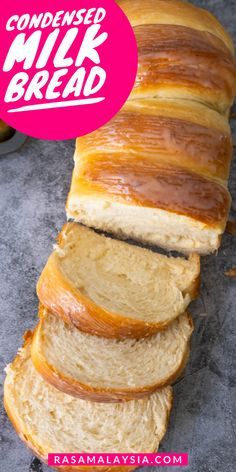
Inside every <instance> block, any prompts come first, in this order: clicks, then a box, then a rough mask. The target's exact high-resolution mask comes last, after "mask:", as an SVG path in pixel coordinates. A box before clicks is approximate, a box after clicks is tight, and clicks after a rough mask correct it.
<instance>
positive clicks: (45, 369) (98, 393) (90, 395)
mask: <svg viewBox="0 0 236 472" xmlns="http://www.w3.org/2000/svg"><path fill="white" fill-rule="evenodd" d="M45 316H47V310H46V309H45V308H44V307H42V306H41V307H40V311H39V317H40V322H39V324H38V326H37V327H36V329H35V331H34V336H33V340H32V344H31V358H32V361H33V364H34V367H35V369H36V370H37V371H38V372H39V373H40V374H41V375H42V377H43V378H44V380H45V381H46V382H48V383H50V384H51V385H53V386H54V387H55V388H57V389H58V390H60V391H62V392H63V393H67V394H69V395H72V396H74V397H78V398H81V399H83V400H89V401H93V402H98V403H120V402H126V401H129V400H135V399H136V400H137V399H139V398H144V397H146V396H149V395H151V394H152V393H154V392H156V391H157V390H158V389H160V388H162V387H165V386H167V385H171V384H173V383H174V382H175V381H176V380H177V378H178V377H179V376H180V375H181V374H182V372H183V370H184V369H185V366H186V364H187V361H188V357H189V342H188V343H186V350H185V353H184V355H183V358H182V362H181V364H180V365H179V368H178V370H177V371H176V372H175V373H174V374H173V375H171V376H170V377H169V378H167V379H165V381H163V382H162V383H158V385H156V384H155V385H147V386H146V387H142V388H131V387H129V388H128V387H127V388H126V389H120V390H118V389H114V388H108V387H105V386H104V387H103V388H102V387H92V386H90V385H85V384H83V383H81V382H79V381H78V380H76V379H73V378H72V377H67V376H65V375H63V374H62V373H61V372H59V371H57V370H56V369H55V367H54V366H52V365H50V364H49V363H48V362H47V360H46V358H45V357H44V355H43V354H42V352H41V349H40V338H41V336H42V335H43V334H42V332H41V330H42V322H43V318H44V317H45ZM188 321H189V325H190V327H191V330H192V331H193V322H192V318H191V317H190V315H188Z"/></svg>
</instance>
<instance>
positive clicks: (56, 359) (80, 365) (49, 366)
mask: <svg viewBox="0 0 236 472" xmlns="http://www.w3.org/2000/svg"><path fill="white" fill-rule="evenodd" d="M192 331H193V324H192V320H191V318H190V316H189V315H188V314H186V313H185V314H183V315H181V316H179V317H178V318H177V319H176V320H175V321H173V323H171V325H170V326H169V327H168V328H167V329H166V330H164V331H161V332H160V333H157V334H155V335H153V336H151V337H148V338H143V339H140V340H133V339H124V340H114V339H106V338H102V337H98V336H91V335H90V334H87V333H83V332H82V331H80V330H78V329H77V328H74V327H73V326H69V325H67V324H66V323H64V321H63V320H61V319H58V318H57V317H56V316H54V315H52V314H50V313H49V312H48V311H47V310H46V309H43V308H41V310H40V322H39V325H38V327H37V328H36V331H35V334H34V337H33V342H32V349H31V355H32V361H33V363H34V366H35V368H36V369H37V370H38V372H39V373H40V374H41V375H42V376H43V377H44V379H45V380H46V381H47V382H49V383H51V384H52V385H53V386H54V387H56V388H58V389H59V390H61V391H62V392H64V393H68V394H70V395H73V396H76V397H80V398H82V399H87V400H88V399H89V400H91V401H97V402H119V401H124V400H131V399H135V398H142V397H144V396H146V395H149V394H150V393H153V392H155V391H156V390H157V389H158V388H160V387H163V386H165V385H168V384H170V383H172V382H173V381H174V380H175V379H176V378H177V377H178V376H179V375H180V373H182V371H183V369H184V367H185V364H186V362H187V359H188V353H189V341H190V337H191V334H192Z"/></svg>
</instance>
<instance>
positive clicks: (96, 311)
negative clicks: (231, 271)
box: [37, 223, 200, 339]
mask: <svg viewBox="0 0 236 472" xmlns="http://www.w3.org/2000/svg"><path fill="white" fill-rule="evenodd" d="M69 225H70V226H71V225H72V223H70V224H69ZM69 225H68V224H67V225H65V226H64V228H63V229H62V232H61V233H60V235H59V237H58V245H59V247H60V249H63V246H64V243H65V237H64V236H66V233H67V229H68V230H69V228H70V226H69ZM192 258H193V259H194V260H195V261H196V262H195V263H196V264H198V265H199V274H200V260H199V257H198V256H197V255H192V256H190V259H192ZM199 281H200V278H199V275H198V276H197V277H196V279H195V280H194V281H193V284H192V286H191V287H189V291H188V293H189V296H190V297H191V299H192V300H193V299H195V298H196V297H197V296H198V290H199ZM37 294H38V297H39V300H40V302H41V303H42V305H44V306H45V307H46V308H47V309H48V310H50V311H51V312H52V313H53V314H55V315H58V316H60V317H61V318H62V319H63V320H64V321H65V322H66V323H67V324H72V325H74V326H76V327H77V328H79V329H80V330H81V331H84V332H86V333H90V334H94V335H97V336H103V337H105V338H115V339H122V338H134V339H139V338H143V337H145V336H150V335H152V334H155V333H157V331H160V330H161V329H164V328H165V327H166V325H168V324H169V323H170V321H173V318H171V319H170V320H165V321H163V322H159V323H151V322H149V323H148V322H145V321H143V320H138V319H134V318H133V319H132V318H128V317H126V316H122V315H120V314H119V313H111V312H109V311H108V310H105V309H103V308H102V307H100V306H98V305H97V304H95V303H94V302H93V301H92V300H90V299H89V298H87V297H86V296H84V295H83V294H82V293H81V292H80V290H78V289H77V288H76V287H75V286H74V285H73V284H72V283H71V282H70V280H69V279H68V278H67V277H66V275H65V274H64V273H63V271H62V269H61V267H60V263H59V259H58V257H57V255H56V254H55V253H52V255H51V256H50V257H49V259H48V262H47V264H46V266H45V268H44V270H43V272H42V274H41V276H40V279H39V281H38V284H37Z"/></svg>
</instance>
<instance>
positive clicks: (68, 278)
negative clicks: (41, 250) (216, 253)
mask: <svg viewBox="0 0 236 472" xmlns="http://www.w3.org/2000/svg"><path fill="white" fill-rule="evenodd" d="M199 272H200V262H199V257H198V256H196V255H193V256H191V257H190V258H189V259H188V260H186V259H184V258H180V257H177V258H175V257H167V256H165V255H162V254H157V253H154V252H153V251H150V250H148V249H144V248H141V247H137V246H134V245H131V244H128V243H126V242H123V241H117V240H115V239H111V238H110V237H105V236H103V235H101V234H97V233H96V232H95V231H93V230H91V229H89V228H86V227H84V226H81V225H79V224H76V223H68V224H66V225H65V226H64V228H63V230H62V232H61V234H60V236H59V238H58V246H56V248H55V251H54V252H53V254H52V255H51V256H50V257H49V260H48V262H47V265H46V267H45V269H44V270H43V273H42V275H41V277H40V279H39V282H38V285H37V293H38V297H39V299H40V301H41V303H42V304H43V305H44V306H45V307H47V308H48V309H49V310H50V311H51V312H52V313H54V314H56V315H59V316H60V317H62V318H63V319H64V320H65V321H66V322H67V323H70V324H74V325H75V326H77V327H78V328H80V329H81V330H82V331H85V332H88V333H91V334H96V335H100V336H104V337H107V338H117V339H119V338H124V337H131V338H141V337H144V336H146V335H151V334H154V333H156V332H157V331H158V330H160V329H162V328H163V327H165V326H166V325H167V324H168V323H170V322H171V321H172V320H173V319H175V318H176V317H177V316H178V315H179V314H181V313H183V312H184V311H185V309H186V307H187V305H188V304H189V303H190V301H191V300H192V299H193V298H195V297H196V295H197V292H198V286H199Z"/></svg>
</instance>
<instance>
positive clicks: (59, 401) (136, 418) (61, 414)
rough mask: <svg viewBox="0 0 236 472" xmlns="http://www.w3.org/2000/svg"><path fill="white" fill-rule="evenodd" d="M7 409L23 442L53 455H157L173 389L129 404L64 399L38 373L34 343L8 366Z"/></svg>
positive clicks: (62, 395) (6, 384)
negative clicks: (53, 453)
mask: <svg viewBox="0 0 236 472" xmlns="http://www.w3.org/2000/svg"><path fill="white" fill-rule="evenodd" d="M4 390H5V399H4V402H5V407H6V409H7V412H8V414H9V416H10V418H11V420H12V422H13V424H14V426H15V428H16V429H17V431H18V433H19V434H20V436H21V438H22V439H23V440H24V441H26V442H27V443H28V445H29V446H30V447H32V449H33V450H34V451H35V452H36V454H38V455H39V456H40V457H42V458H44V459H46V457H47V454H48V453H49V452H62V453H63V452H93V453H95V452H153V451H155V450H156V449H157V448H158V446H159V442H160V440H161V439H162V437H163V435H164V434H165V431H166V426H167V421H168V416H169V412H170V409H171V403H172V390H171V388H170V387H166V388H164V389H162V390H161V391H159V392H157V393H155V394H153V395H152V396H151V397H148V398H145V399H141V400H135V401H130V402H125V403H116V404H100V403H91V402H88V401H83V400H80V399H76V398H74V397H71V396H69V395H66V394H63V393H62V392H60V391H58V390H57V389H55V388H54V387H52V386H51V385H49V384H48V383H46V382H45V381H44V380H43V379H42V377H41V376H40V375H39V374H38V373H37V371H36V370H35V369H34V367H33V364H32V361H31V359H30V340H28V341H27V345H26V347H25V348H24V350H23V351H21V354H20V356H18V357H16V359H15V361H14V362H13V364H12V365H11V366H9V367H8V370H7V377H6V381H5V388H4Z"/></svg>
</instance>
